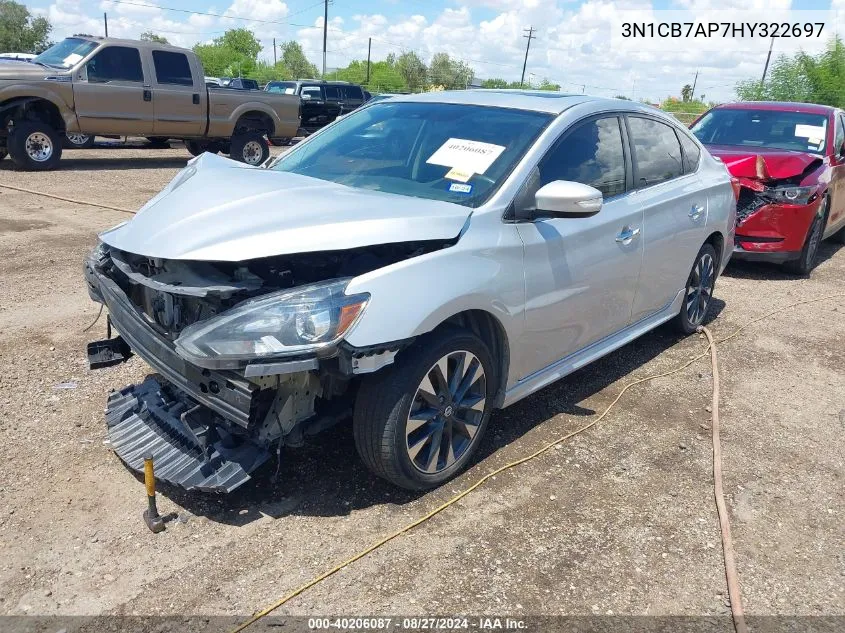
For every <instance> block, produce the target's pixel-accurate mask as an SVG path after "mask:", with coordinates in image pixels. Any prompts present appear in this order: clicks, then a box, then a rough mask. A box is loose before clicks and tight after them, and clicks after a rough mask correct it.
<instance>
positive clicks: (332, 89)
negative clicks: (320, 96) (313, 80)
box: [326, 86, 341, 101]
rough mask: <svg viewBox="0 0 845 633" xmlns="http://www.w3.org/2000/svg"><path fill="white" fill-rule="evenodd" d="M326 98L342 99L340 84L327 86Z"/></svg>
mask: <svg viewBox="0 0 845 633" xmlns="http://www.w3.org/2000/svg"><path fill="white" fill-rule="evenodd" d="M326 99H329V100H331V101H340V99H341V94H340V86H326Z"/></svg>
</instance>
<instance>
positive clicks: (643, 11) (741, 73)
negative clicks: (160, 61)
mask: <svg viewBox="0 0 845 633" xmlns="http://www.w3.org/2000/svg"><path fill="white" fill-rule="evenodd" d="M18 1H21V0H18ZM24 4H26V5H27V7H28V8H29V9H30V10H31V11H32V12H33V13H36V14H39V15H45V16H46V17H48V18H49V19H50V21H51V23H52V24H53V26H54V31H53V33H52V37H53V39H54V40H57V39H59V38H62V37H64V36H67V35H72V34H73V33H79V32H83V33H90V34H92V35H102V34H103V12H106V13H108V22H109V35H111V36H117V37H129V38H134V37H138V36H139V35H140V34H141V33H142V32H144V31H147V30H152V31H154V32H156V33H159V34H161V35H164V36H165V37H167V38H168V40H169V41H170V42H171V43H173V44H177V45H180V46H186V47H190V46H192V45H193V44H195V43H197V42H207V41H210V40H212V39H214V38H215V37H218V36H219V35H221V34H222V33H223V31H225V30H226V29H227V28H233V27H241V26H243V27H246V28H249V29H250V30H252V31H253V32H254V33H255V35H256V36H257V37H258V38H259V40H260V41H261V43H262V45H263V46H264V49H263V51H262V53H261V57H263V58H264V59H268V60H272V58H273V38H276V41H277V43H279V42H282V41H285V40H290V39H295V40H297V41H299V42H300V44H301V45H302V47H303V49H304V50H305V52H306V55H307V56H308V57H309V58H310V59H311V61H313V62H314V63H315V64H316V65H317V67H318V68H320V67H321V66H322V47H323V11H324V5H323V0H123V1H120V2H118V1H116V0H54V1H53V2H49V0H37V1H30V2H26V1H25V2H24ZM328 10H329V20H328V41H327V50H328V53H327V68H329V69H331V68H336V67H343V66H346V65H347V64H348V63H349V62H350V61H352V60H354V59H361V60H366V57H367V44H368V39H369V38H372V59H373V60H380V59H384V58H385V57H386V56H387V55H388V54H389V53H394V54H396V55H399V54H401V53H402V52H403V51H414V52H416V53H417V54H419V55H420V56H421V57H422V58H423V59H424V60H425V61H426V62H427V61H428V60H429V59H430V58H431V56H432V55H433V54H434V53H435V52H439V51H444V52H447V53H449V55H451V56H453V57H457V58H459V59H462V60H464V61H465V62H466V63H468V64H469V65H470V66H471V67H472V68H473V69H474V71H475V76H476V77H477V78H480V79H486V78H492V77H500V78H503V79H507V80H519V79H520V75H521V72H522V65H523V60H524V55H525V45H526V43H527V40H526V38H525V37H523V35H524V30H525V29H528V28H529V27H533V28H534V29H535V39H532V41H531V48H530V51H529V54H528V62H527V68H526V73H525V79H526V81H529V82H534V83H539V82H540V81H542V80H543V79H549V80H550V81H552V82H554V83H558V84H560V85H561V89H562V90H563V91H565V92H574V93H581V92H584V93H587V94H594V95H599V96H616V95H625V96H628V97H631V98H634V99H646V100H649V101H653V102H656V101H660V100H662V99H664V98H666V97H667V96H671V95H675V96H677V95H679V94H680V91H681V87H682V86H683V85H684V84H687V83H689V84H691V83H693V81H695V82H696V89H695V93H696V96H699V95H704V96H705V98H706V99H707V100H716V101H727V100H730V99H732V98H733V97H734V94H733V88H734V86H735V85H736V82H737V81H739V80H741V79H747V78H758V77H760V75H761V73H762V70H763V66H764V64H765V60H766V55H767V52H768V47H769V44H770V42H771V40H770V39H768V38H760V37H756V38H747V39H745V40H733V41H727V42H726V41H725V40H721V39H719V38H708V39H700V38H699V39H696V40H677V39H675V40H673V39H669V38H651V39H646V40H632V39H625V38H622V37H621V30H620V29H621V23H622V22H624V21H628V20H630V19H634V20H637V21H648V22H653V21H664V22H666V21H686V20H689V19H697V20H703V21H718V22H724V21H726V20H730V21H732V22H736V21H770V20H775V19H776V20H778V21H790V22H800V23H802V24H803V23H805V22H807V21H812V22H815V21H819V20H822V21H824V22H825V27H824V28H825V29H826V30H824V31H823V36H822V37H821V38H817V37H810V38H800V39H796V38H793V39H778V40H775V43H774V56H775V57H776V56H777V55H778V54H779V53H793V52H795V51H797V50H799V48H800V49H803V50H806V51H808V52H811V53H812V52H817V51H819V50H821V48H823V45H824V43H825V42H826V41H827V40H828V36H829V35H830V34H832V33H833V32H834V31H836V32H838V33H839V34H840V35H841V36H845V0H332V1H331V2H330V3H329V9H328ZM191 12H198V13H191ZM201 13H215V14H220V15H224V16H229V17H225V18H221V17H215V16H210V15H201ZM242 18H251V19H252V20H253V21H250V20H246V19H242ZM257 20H263V21H264V22H259V21H257ZM696 72H697V73H698V78H697V80H695V79H694V78H695V75H696Z"/></svg>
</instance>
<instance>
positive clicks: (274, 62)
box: [273, 37, 278, 66]
mask: <svg viewBox="0 0 845 633" xmlns="http://www.w3.org/2000/svg"><path fill="white" fill-rule="evenodd" d="M277 63H278V62H277V61H276V38H275V37H274V38H273V66H275V65H276V64H277Z"/></svg>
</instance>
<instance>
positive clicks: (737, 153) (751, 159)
mask: <svg viewBox="0 0 845 633" xmlns="http://www.w3.org/2000/svg"><path fill="white" fill-rule="evenodd" d="M707 149H708V151H709V152H710V153H711V154H712V155H713V156H715V157H717V158H719V159H721V160H722V162H723V163H725V166H726V167H727V168H728V171H729V172H731V175H733V176H736V177H737V178H759V179H760V180H779V179H782V178H794V177H795V176H800V175H801V174H803V173H804V172H805V171H806V170H807V169H808V168H809V167H811V166H812V165H814V164H821V162H822V157H821V156H819V155H817V154H810V153H807V152H796V151H791V150H782V149H768V148H764V147H758V148H748V147H733V146H726V145H708V146H707Z"/></svg>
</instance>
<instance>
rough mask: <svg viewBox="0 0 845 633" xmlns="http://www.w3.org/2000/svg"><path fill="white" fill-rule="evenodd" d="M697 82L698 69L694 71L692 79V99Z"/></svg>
mask: <svg viewBox="0 0 845 633" xmlns="http://www.w3.org/2000/svg"><path fill="white" fill-rule="evenodd" d="M697 83H698V71H697V70H696V71H695V79H693V80H692V100H693V101H695V85H696V84H697Z"/></svg>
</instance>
